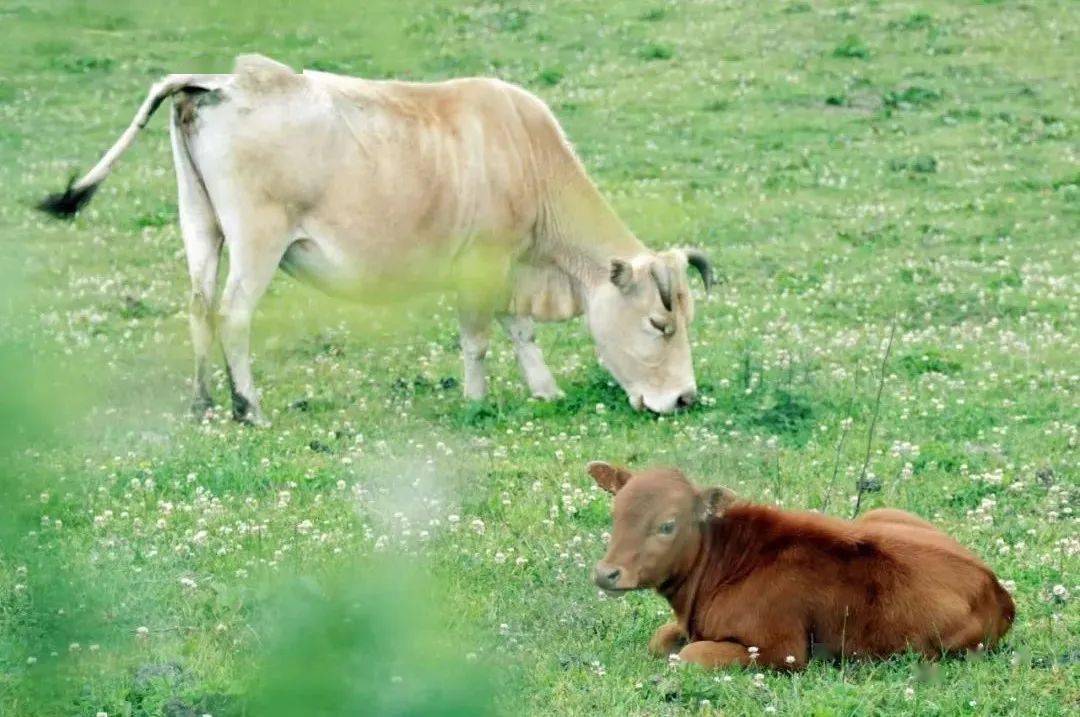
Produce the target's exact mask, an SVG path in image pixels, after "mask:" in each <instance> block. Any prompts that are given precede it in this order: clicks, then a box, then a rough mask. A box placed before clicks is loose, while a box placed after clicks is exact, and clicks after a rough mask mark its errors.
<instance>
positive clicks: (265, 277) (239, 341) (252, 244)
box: [217, 205, 288, 425]
mask: <svg viewBox="0 0 1080 717" xmlns="http://www.w3.org/2000/svg"><path fill="white" fill-rule="evenodd" d="M242 206H243V208H242V209H240V210H239V211H237V210H235V209H233V210H230V212H229V213H228V214H224V213H223V216H222V228H223V229H224V230H225V241H226V244H227V246H228V248H229V275H228V277H227V278H226V280H225V288H224V289H223V291H222V293H221V301H220V302H219V305H218V314H217V318H218V335H219V336H220V337H221V346H222V348H223V349H224V351H225V361H226V363H227V364H228V367H229V385H230V386H231V388H232V401H233V418H235V419H236V420H237V421H240V422H242V423H249V424H252V425H267V421H266V419H265V418H264V417H263V414H262V411H261V409H260V408H259V394H258V392H257V391H256V390H255V382H254V379H253V378H252V375H251V319H252V316H253V315H254V313H255V306H256V305H257V304H258V302H259V299H261V298H262V295H263V294H264V293H265V292H266V288H267V287H268V286H269V285H270V280H271V279H272V278H273V276H274V272H275V271H276V270H277V268H278V264H279V263H280V262H281V257H282V256H283V255H284V253H285V249H286V247H287V245H288V236H287V234H288V232H287V224H286V217H285V212H284V210H283V209H282V208H280V207H277V206H273V205H261V206H259V205H242Z"/></svg>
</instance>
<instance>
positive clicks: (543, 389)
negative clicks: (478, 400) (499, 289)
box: [499, 314, 563, 400]
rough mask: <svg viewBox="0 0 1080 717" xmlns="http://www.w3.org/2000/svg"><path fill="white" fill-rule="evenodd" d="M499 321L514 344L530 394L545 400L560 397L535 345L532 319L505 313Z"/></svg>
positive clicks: (542, 355) (549, 370)
mask: <svg viewBox="0 0 1080 717" xmlns="http://www.w3.org/2000/svg"><path fill="white" fill-rule="evenodd" d="M499 323H501V324H502V326H503V328H504V329H506V333H507V334H509V336H510V340H511V341H512V342H513V344H514V353H515V354H516V355H517V360H518V365H519V366H520V367H521V373H522V374H524V376H525V383H526V384H527V385H528V387H529V390H530V391H531V392H532V395H534V396H536V397H537V398H543V399H545V400H550V399H554V398H561V397H562V395H563V393H562V391H560V390H559V387H558V385H556V383H555V377H554V376H552V375H551V369H549V368H548V366H547V364H546V363H544V354H543V352H542V351H541V350H540V347H539V346H537V345H536V329H535V327H534V326H533V320H532V319H531V318H529V317H527V316H512V315H509V314H506V315H503V316H500V317H499Z"/></svg>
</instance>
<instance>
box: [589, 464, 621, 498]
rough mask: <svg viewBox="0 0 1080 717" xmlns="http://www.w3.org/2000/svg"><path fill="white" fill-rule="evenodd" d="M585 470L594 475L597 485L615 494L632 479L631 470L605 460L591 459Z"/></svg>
mask: <svg viewBox="0 0 1080 717" xmlns="http://www.w3.org/2000/svg"><path fill="white" fill-rule="evenodd" d="M585 471H586V472H587V473H588V474H589V475H591V476H592V477H593V480H595V481H596V485H598V486H600V487H601V488H603V489H604V490H606V491H607V492H608V493H611V494H612V495H615V494H616V493H618V492H619V489H620V488H622V487H623V486H624V485H626V481H628V480H630V471H628V470H626V469H625V468H619V467H618V466H613V465H611V464H610V463H605V462H604V461H589V464H588V465H587V466H585Z"/></svg>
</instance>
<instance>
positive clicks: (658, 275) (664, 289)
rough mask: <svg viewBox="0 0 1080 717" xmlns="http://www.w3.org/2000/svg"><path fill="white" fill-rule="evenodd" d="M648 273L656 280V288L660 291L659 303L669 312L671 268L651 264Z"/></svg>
mask: <svg viewBox="0 0 1080 717" xmlns="http://www.w3.org/2000/svg"><path fill="white" fill-rule="evenodd" d="M649 272H650V273H651V274H652V277H653V279H655V280H656V288H657V289H659V290H660V301H661V302H663V304H664V308H665V309H666V310H668V311H671V267H669V266H668V265H667V264H662V263H660V262H658V261H657V262H653V264H652V266H651V267H650V268H649Z"/></svg>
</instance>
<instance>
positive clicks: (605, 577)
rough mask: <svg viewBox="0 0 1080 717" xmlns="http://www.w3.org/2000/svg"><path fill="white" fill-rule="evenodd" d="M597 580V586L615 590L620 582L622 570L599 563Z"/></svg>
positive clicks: (596, 572) (596, 573)
mask: <svg viewBox="0 0 1080 717" xmlns="http://www.w3.org/2000/svg"><path fill="white" fill-rule="evenodd" d="M594 572H595V580H596V584H597V585H599V586H600V587H602V588H613V587H615V585H617V584H618V582H619V577H620V576H621V575H622V570H620V569H619V568H613V567H611V566H610V565H604V564H602V563H598V564H597V565H596V570H595V571H594Z"/></svg>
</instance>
